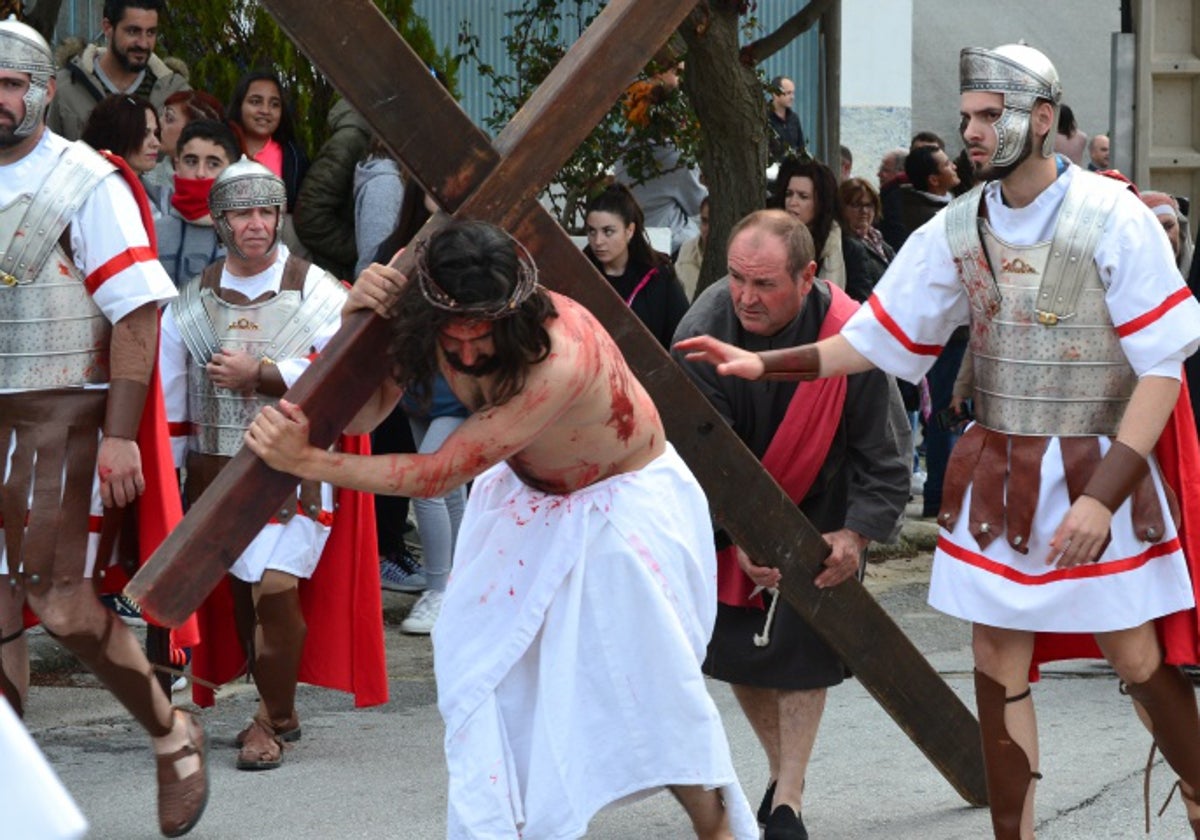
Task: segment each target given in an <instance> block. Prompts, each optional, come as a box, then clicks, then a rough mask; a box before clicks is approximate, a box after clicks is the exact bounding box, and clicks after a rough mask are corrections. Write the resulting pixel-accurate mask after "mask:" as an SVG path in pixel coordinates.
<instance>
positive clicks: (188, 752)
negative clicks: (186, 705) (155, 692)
mask: <svg viewBox="0 0 1200 840" xmlns="http://www.w3.org/2000/svg"><path fill="white" fill-rule="evenodd" d="M175 712H176V713H178V714H180V715H182V716H183V718H184V720H185V722H186V726H187V732H188V743H187V744H185V745H184V746H182V747H180V748H179V749H178V750H176V751H175V752H173V753H167V754H166V755H158V754H155V756H154V759H155V764H156V774H157V776H158V828H159V830H160V831H161V832H162V833H163V836H164V837H179V836H181V835H184V834H187V833H188V832H189V831H191V830H192V828H194V827H195V825H196V823H198V822H199V821H200V815H201V814H203V813H204V806H205V805H207V804H208V762H207V761H206V755H205V737H204V726H203V725H202V724H201V723H200V721H199V719H198V718H197V717H196V716H195V715H194V714H192V713H191V712H187V711H183V710H182V709H176V710H175ZM193 755H195V756H198V757H199V758H200V769H199V770H197V771H196V772H194V773H191V774H189V775H187V776H185V777H183V778H180V777H179V774H178V772H177V771H176V762H178V761H181V760H183V759H186V758H189V757H191V756H193Z"/></svg>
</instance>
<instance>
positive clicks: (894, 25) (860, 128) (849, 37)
mask: <svg viewBox="0 0 1200 840" xmlns="http://www.w3.org/2000/svg"><path fill="white" fill-rule="evenodd" d="M913 2H914V0H842V68H841V69H842V85H841V95H842V125H841V137H842V145H843V146H846V147H848V148H849V149H850V151H851V153H852V154H853V155H854V168H853V170H852V174H853V175H856V176H859V177H863V178H866V179H867V180H869V181H871V182H872V183H875V173H876V171H877V170H878V169H879V161H880V159H881V158H882V157H883V155H884V153H885V152H886V151H888V150H889V149H892V148H894V147H896V146H907V145H908V141H909V138H910V137H911V136H912V110H913V97H912V89H913V84H912V80H913V25H912V15H913ZM917 2H919V0H917Z"/></svg>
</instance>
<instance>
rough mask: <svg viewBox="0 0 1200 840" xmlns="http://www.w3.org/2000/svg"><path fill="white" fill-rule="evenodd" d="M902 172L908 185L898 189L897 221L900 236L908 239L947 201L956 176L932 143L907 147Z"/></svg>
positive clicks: (955, 169) (950, 163)
mask: <svg viewBox="0 0 1200 840" xmlns="http://www.w3.org/2000/svg"><path fill="white" fill-rule="evenodd" d="M904 175H905V177H906V178H907V179H908V185H907V187H905V188H904V189H902V190H901V191H900V221H901V223H902V224H903V226H904V239H908V236H909V234H911V233H912V232H913V231H914V230H916V229H917V228H919V227H920V226H921V225H923V224H925V223H926V222H927V221H929V220H930V219H931V218H933V215H934V214H935V213H937V212H938V211H939V210H942V209H944V208H945V207H946V205H947V204H949V203H950V199H951V198H953V197H954V192H953V191H954V188H955V187H957V186H958V182H959V178H958V169H957V168H955V166H954V161H952V160H950V157H949V156H948V155H947V154H946V153H945V152H944V151H942V150H941V149H939V148H937V147H936V146H918V147H917V148H915V149H913V150H912V151H910V152H909V153H908V156H907V157H906V158H905V159H904ZM903 244H904V243H903V240H901V245H903Z"/></svg>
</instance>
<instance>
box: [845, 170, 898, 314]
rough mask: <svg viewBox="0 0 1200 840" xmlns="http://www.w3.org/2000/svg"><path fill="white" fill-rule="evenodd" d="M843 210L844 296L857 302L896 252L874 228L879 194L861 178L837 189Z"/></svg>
mask: <svg viewBox="0 0 1200 840" xmlns="http://www.w3.org/2000/svg"><path fill="white" fill-rule="evenodd" d="M838 204H839V206H840V207H841V209H842V257H843V258H844V259H845V262H846V294H848V295H850V297H852V298H854V299H855V300H857V301H859V302H863V301H865V300H866V299H867V298H868V297H870V296H871V290H872V289H874V288H875V284H876V283H878V282H879V278H880V277H882V276H883V272H884V271H886V270H887V267H888V265H889V264H890V263H891V261H892V258H893V257H895V256H896V252H895V251H893V250H892V246H891V245H889V244H887V243H886V242H884V241H883V234H881V233H880V232H879V230H878V229H877V228H876V227H875V220H876V219H877V218H879V215H880V203H879V193H877V192H875V188H874V187H873V186H871V183H870V182H869V181H867V180H866V179H864V178H847V179H846V180H845V181H842V183H841V186H839V187H838Z"/></svg>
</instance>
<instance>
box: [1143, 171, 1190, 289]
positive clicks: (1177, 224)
mask: <svg viewBox="0 0 1200 840" xmlns="http://www.w3.org/2000/svg"><path fill="white" fill-rule="evenodd" d="M1141 196H1142V203H1143V204H1145V205H1146V206H1147V207H1149V208H1150V209H1151V210H1153V211H1154V215H1155V216H1156V217H1158V223H1159V224H1160V225H1162V229H1163V231H1165V232H1166V234H1167V240H1168V241H1169V242H1170V243H1171V253H1173V254H1174V255H1175V265H1177V266H1178V267H1179V273H1180V274H1182V275H1183V276H1184V277H1185V278H1186V277H1187V276H1188V274H1189V273H1190V272H1191V269H1192V239H1191V237H1190V236H1188V235H1187V233H1186V228H1185V224H1186V222H1187V217H1186V216H1184V215H1183V214H1182V213H1180V212H1179V202H1178V201H1177V200H1176V199H1175V197H1174V196H1172V195H1168V194H1167V193H1164V192H1156V191H1153V190H1146V191H1144V192H1142V194H1141Z"/></svg>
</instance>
